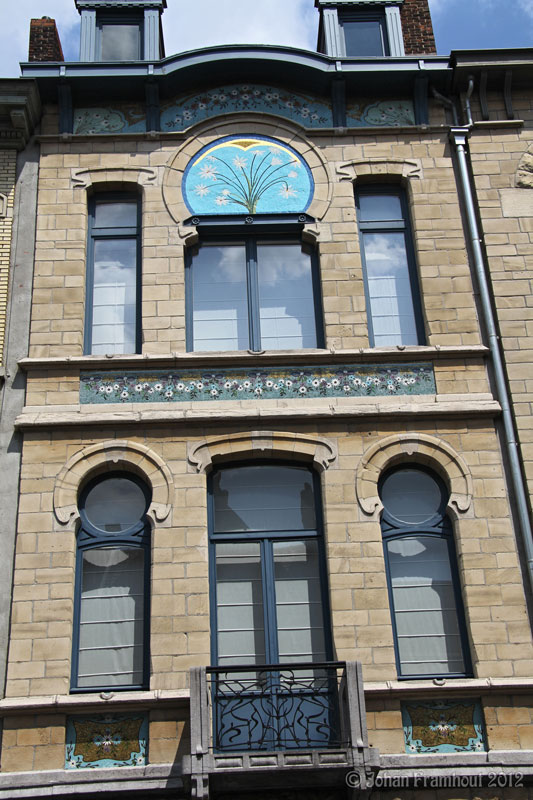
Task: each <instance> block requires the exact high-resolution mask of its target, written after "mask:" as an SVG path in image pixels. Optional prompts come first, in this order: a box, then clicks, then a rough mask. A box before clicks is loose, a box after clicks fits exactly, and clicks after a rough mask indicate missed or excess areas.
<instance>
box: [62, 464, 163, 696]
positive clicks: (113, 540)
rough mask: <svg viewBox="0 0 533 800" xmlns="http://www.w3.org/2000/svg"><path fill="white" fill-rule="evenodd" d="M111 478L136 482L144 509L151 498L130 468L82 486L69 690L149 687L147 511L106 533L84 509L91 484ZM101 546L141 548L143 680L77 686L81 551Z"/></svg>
mask: <svg viewBox="0 0 533 800" xmlns="http://www.w3.org/2000/svg"><path fill="white" fill-rule="evenodd" d="M110 478H127V479H128V480H130V481H133V483H136V484H137V485H138V486H139V487H140V488H141V489H142V491H143V493H144V496H145V499H146V510H148V507H149V505H150V502H151V494H150V491H149V489H148V487H147V486H146V484H145V483H144V481H142V480H140V479H139V478H137V476H136V475H134V474H132V473H130V472H108V473H106V474H105V475H103V476H102V475H100V476H98V477H97V478H94V479H93V480H91V481H90V482H89V483H88V484H87V485H86V486H85V487H84V489H83V490H82V492H81V494H80V499H79V503H78V507H79V512H80V521H81V525H80V528H79V530H78V534H77V552H76V573H75V574H76V581H75V594H74V620H73V636H72V669H71V687H70V691H71V692H72V693H79V692H84V693H90V692H105V691H109V692H119V691H134V690H137V689H148V688H149V679H150V567H151V558H150V555H151V546H150V545H151V536H150V525H149V522H148V519H147V517H146V514H143V515H142V517H141V519H140V520H139V521H138V522H137V523H135V524H134V525H132V526H131V527H130V528H128V529H127V530H125V531H121V532H120V534H118V535H117V534H116V533H109V534H106V533H105V532H104V531H102V530H101V529H100V528H96V527H95V526H94V525H93V524H92V523H91V522H90V520H89V519H88V517H87V514H86V513H85V501H86V499H87V495H88V494H89V492H90V491H91V490H92V489H94V487H95V486H96V485H97V484H99V483H101V482H102V481H105V480H107V479H110ZM97 548H98V549H101V548H109V549H119V548H120V549H128V550H130V549H139V548H142V549H143V550H144V607H143V621H144V630H143V680H142V682H141V683H139V684H132V683H130V684H125V685H122V686H120V685H116V684H112V685H105V684H104V685H98V686H91V687H87V686H83V687H80V686H78V672H79V647H80V618H81V599H82V598H81V594H82V578H83V574H82V571H83V553H84V552H86V551H87V550H94V549H97Z"/></svg>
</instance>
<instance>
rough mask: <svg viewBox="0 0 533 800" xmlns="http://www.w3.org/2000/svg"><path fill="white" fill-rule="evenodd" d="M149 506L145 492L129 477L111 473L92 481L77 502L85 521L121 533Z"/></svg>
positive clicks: (101, 528)
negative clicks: (83, 495)
mask: <svg viewBox="0 0 533 800" xmlns="http://www.w3.org/2000/svg"><path fill="white" fill-rule="evenodd" d="M148 505H149V499H148V495H147V493H146V492H145V491H144V490H143V488H142V487H141V485H140V484H139V483H138V482H137V481H135V480H133V479H132V478H129V477H125V476H114V477H108V478H104V479H103V480H100V481H98V483H95V484H92V486H90V487H89V488H88V490H87V492H86V494H85V497H84V498H83V502H82V503H81V506H82V508H81V509H80V510H82V511H83V514H84V516H85V518H86V519H87V521H88V522H89V523H90V524H91V525H93V526H94V527H95V528H97V529H98V530H100V531H104V532H105V533H121V532H122V531H127V530H129V528H131V527H133V526H134V525H137V524H139V522H140V521H141V519H142V517H143V516H144V514H145V513H146V510H147V508H148Z"/></svg>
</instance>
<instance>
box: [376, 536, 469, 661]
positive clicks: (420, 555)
mask: <svg viewBox="0 0 533 800" xmlns="http://www.w3.org/2000/svg"><path fill="white" fill-rule="evenodd" d="M387 550H388V556H389V570H390V581H391V586H392V596H393V604H394V616H395V621H396V633H397V640H398V649H399V655H400V664H401V668H402V673H403V674H406V675H428V674H440V673H453V672H464V669H465V665H464V659H463V655H462V645H461V638H460V629H459V620H458V614H457V607H456V603H455V594H454V591H453V581H452V574H451V568H450V557H449V552H448V545H447V542H446V540H445V539H441V538H437V537H434V536H406V537H403V538H402V539H395V540H391V541H388V542H387Z"/></svg>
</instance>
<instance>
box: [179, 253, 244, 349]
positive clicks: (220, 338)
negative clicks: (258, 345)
mask: <svg viewBox="0 0 533 800" xmlns="http://www.w3.org/2000/svg"><path fill="white" fill-rule="evenodd" d="M192 282H193V289H192V291H193V350H195V351H202V350H247V349H248V348H249V346H250V344H249V334H248V288H247V281H246V248H245V246H244V245H243V244H238V245H217V246H211V245H210V246H204V247H201V248H200V249H199V251H198V253H197V254H196V255H195V256H194V257H193V259H192Z"/></svg>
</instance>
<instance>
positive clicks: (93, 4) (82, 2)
mask: <svg viewBox="0 0 533 800" xmlns="http://www.w3.org/2000/svg"><path fill="white" fill-rule="evenodd" d="M75 3H76V8H77V9H78V11H80V10H81V9H98V8H106V9H115V8H160V9H161V10H163V9H165V8H166V7H167V0H75Z"/></svg>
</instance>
